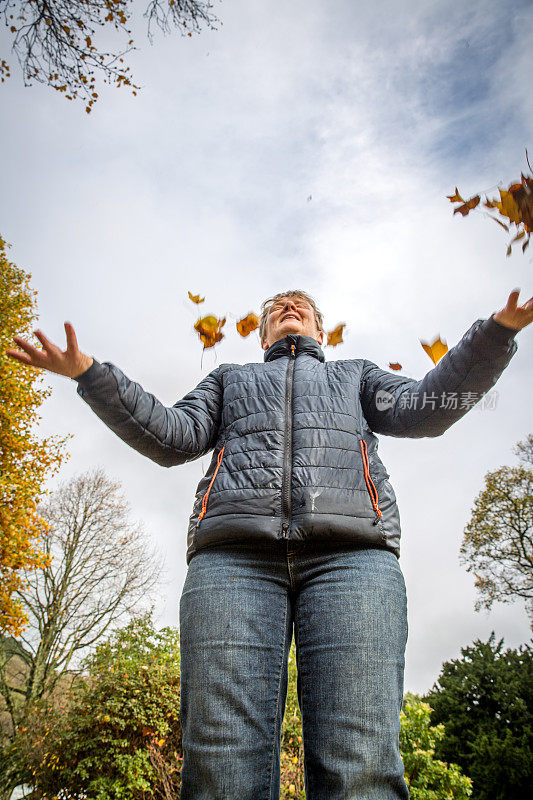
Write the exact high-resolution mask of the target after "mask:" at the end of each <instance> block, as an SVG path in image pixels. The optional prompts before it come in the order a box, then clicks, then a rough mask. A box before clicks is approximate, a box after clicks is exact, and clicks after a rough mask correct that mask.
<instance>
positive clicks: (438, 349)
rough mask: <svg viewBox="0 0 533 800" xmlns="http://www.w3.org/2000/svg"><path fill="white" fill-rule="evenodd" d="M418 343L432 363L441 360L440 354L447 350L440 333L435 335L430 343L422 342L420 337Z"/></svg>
mask: <svg viewBox="0 0 533 800" xmlns="http://www.w3.org/2000/svg"><path fill="white" fill-rule="evenodd" d="M420 344H421V345H422V347H423V348H424V350H425V351H426V353H427V354H428V356H429V357H430V359H431V360H432V361H433V363H434V364H437V363H438V362H439V361H440V360H441V358H442V356H443V355H445V354H446V353H447V352H448V345H447V344H446V342H445V341H444V340H442V339H441V338H440V334H439V336H437V338H436V339H435V341H434V342H432V344H429V342H423V341H422V339H420Z"/></svg>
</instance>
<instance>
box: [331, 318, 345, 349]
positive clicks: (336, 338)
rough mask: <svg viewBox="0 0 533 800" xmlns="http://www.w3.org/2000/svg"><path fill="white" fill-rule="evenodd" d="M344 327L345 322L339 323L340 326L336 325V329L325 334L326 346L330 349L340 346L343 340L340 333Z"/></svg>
mask: <svg viewBox="0 0 533 800" xmlns="http://www.w3.org/2000/svg"><path fill="white" fill-rule="evenodd" d="M345 327H346V323H345V322H341V324H340V325H337V327H336V328H333V330H332V331H328V332H327V334H326V335H327V337H328V341H327V344H328V345H329V346H330V347H336V346H337V345H338V344H342V343H343V341H344V339H343V338H342V332H343V330H344V328H345Z"/></svg>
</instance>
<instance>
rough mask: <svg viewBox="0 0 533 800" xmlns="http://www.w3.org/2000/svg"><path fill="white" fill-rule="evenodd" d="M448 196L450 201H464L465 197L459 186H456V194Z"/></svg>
mask: <svg viewBox="0 0 533 800" xmlns="http://www.w3.org/2000/svg"><path fill="white" fill-rule="evenodd" d="M446 197H447V198H448V200H449V201H450V203H464V200H463V198H462V197H461V195H460V194H459V190H458V188H457V186H456V187H455V194H447V195H446Z"/></svg>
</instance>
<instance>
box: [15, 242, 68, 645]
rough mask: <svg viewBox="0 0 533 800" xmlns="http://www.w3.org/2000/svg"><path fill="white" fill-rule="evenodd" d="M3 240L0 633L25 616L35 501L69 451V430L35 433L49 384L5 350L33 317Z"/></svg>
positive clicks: (33, 563)
mask: <svg viewBox="0 0 533 800" xmlns="http://www.w3.org/2000/svg"><path fill="white" fill-rule="evenodd" d="M8 246H9V245H7V244H6V242H5V241H4V239H3V238H2V237H1V236H0V633H1V632H4V633H6V634H11V635H14V636H17V635H18V634H19V633H20V632H21V631H22V630H23V629H24V625H25V623H26V621H27V620H26V615H25V613H24V611H23V607H22V604H21V602H20V600H19V598H18V597H17V592H18V590H19V589H20V588H21V587H22V585H23V571H24V570H28V569H35V568H37V567H40V566H42V565H43V564H44V563H45V562H46V556H45V555H44V553H43V552H42V551H41V549H40V546H39V540H40V538H41V537H42V536H43V535H44V534H45V533H46V530H47V529H48V525H47V523H46V522H45V520H44V519H42V518H41V517H40V516H39V514H38V513H37V502H38V501H39V499H40V498H41V497H42V495H44V494H47V493H48V490H46V489H45V488H44V484H45V481H46V479H47V478H48V477H49V476H50V475H53V474H54V473H55V472H56V471H57V470H58V469H59V467H60V465H61V463H62V461H63V459H64V458H68V457H69V456H68V454H66V453H65V452H64V444H65V441H66V440H67V439H69V438H70V435H69V436H66V437H64V438H59V437H48V438H47V439H42V440H40V439H39V438H38V437H37V436H36V435H35V431H34V426H35V424H36V423H37V422H38V420H39V419H40V417H39V415H38V413H37V409H38V407H39V406H40V405H41V403H42V402H43V401H44V400H45V399H46V398H47V397H48V396H49V395H50V393H51V389H49V388H41V386H40V384H41V382H42V377H41V375H40V371H39V370H37V369H36V368H35V367H30V366H27V365H25V364H22V363H15V362H14V361H13V359H12V358H10V357H9V356H8V355H6V350H7V349H8V348H10V347H11V348H12V347H13V346H14V345H13V336H15V335H20V336H23V337H25V338H30V336H31V332H32V330H33V325H34V322H35V320H36V319H37V304H36V300H35V295H36V294H37V291H35V290H32V289H31V288H30V278H31V274H28V273H26V272H24V270H22V269H20V268H19V267H17V266H16V265H15V264H13V263H11V262H10V261H9V260H8V258H7V247H8Z"/></svg>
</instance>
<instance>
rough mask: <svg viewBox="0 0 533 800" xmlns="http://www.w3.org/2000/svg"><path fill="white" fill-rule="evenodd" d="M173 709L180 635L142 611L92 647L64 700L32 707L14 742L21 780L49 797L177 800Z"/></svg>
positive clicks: (177, 734) (177, 736) (177, 730)
mask: <svg viewBox="0 0 533 800" xmlns="http://www.w3.org/2000/svg"><path fill="white" fill-rule="evenodd" d="M179 705H180V651H179V634H178V632H177V631H175V630H173V629H171V628H163V629H162V630H160V631H157V630H155V628H154V625H153V620H152V612H148V613H146V614H144V615H143V616H142V617H138V618H135V619H133V620H131V621H130V623H129V624H128V625H127V626H125V627H124V628H122V629H120V630H119V631H116V632H115V633H114V634H113V635H112V636H111V637H110V638H109V639H108V640H107V641H106V642H104V643H101V644H99V645H98V646H97V647H96V650H95V652H94V653H93V654H92V655H91V656H89V657H88V658H87V659H86V660H85V662H84V664H83V672H82V673H81V674H80V676H79V677H78V679H77V680H75V681H74V682H73V684H72V687H71V689H70V691H69V693H68V695H62V696H61V695H59V696H58V695H57V694H54V696H52V697H51V698H48V699H43V700H42V701H41V702H40V703H39V704H37V705H36V706H35V708H34V711H33V714H32V716H31V718H30V719H29V720H28V723H27V725H26V726H25V728H24V729H22V730H20V731H19V737H18V740H17V742H16V743H15V744H14V747H15V748H17V749H18V750H19V752H20V754H21V755H22V757H23V760H24V763H25V764H26V766H27V774H26V775H25V777H24V782H25V783H26V784H27V785H29V786H32V787H33V788H34V789H35V790H36V792H37V794H38V795H40V796H43V795H44V796H47V797H52V796H54V795H57V794H58V793H59V792H60V791H61V790H62V789H64V787H65V786H68V788H69V793H70V796H72V797H76V796H78V795H83V796H85V797H87V798H89V800H90V799H91V798H98V800H148V798H158V799H159V798H161V800H175V798H176V797H177V796H178V792H179V787H180V769H181V761H182V747H181V726H180V724H179Z"/></svg>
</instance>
